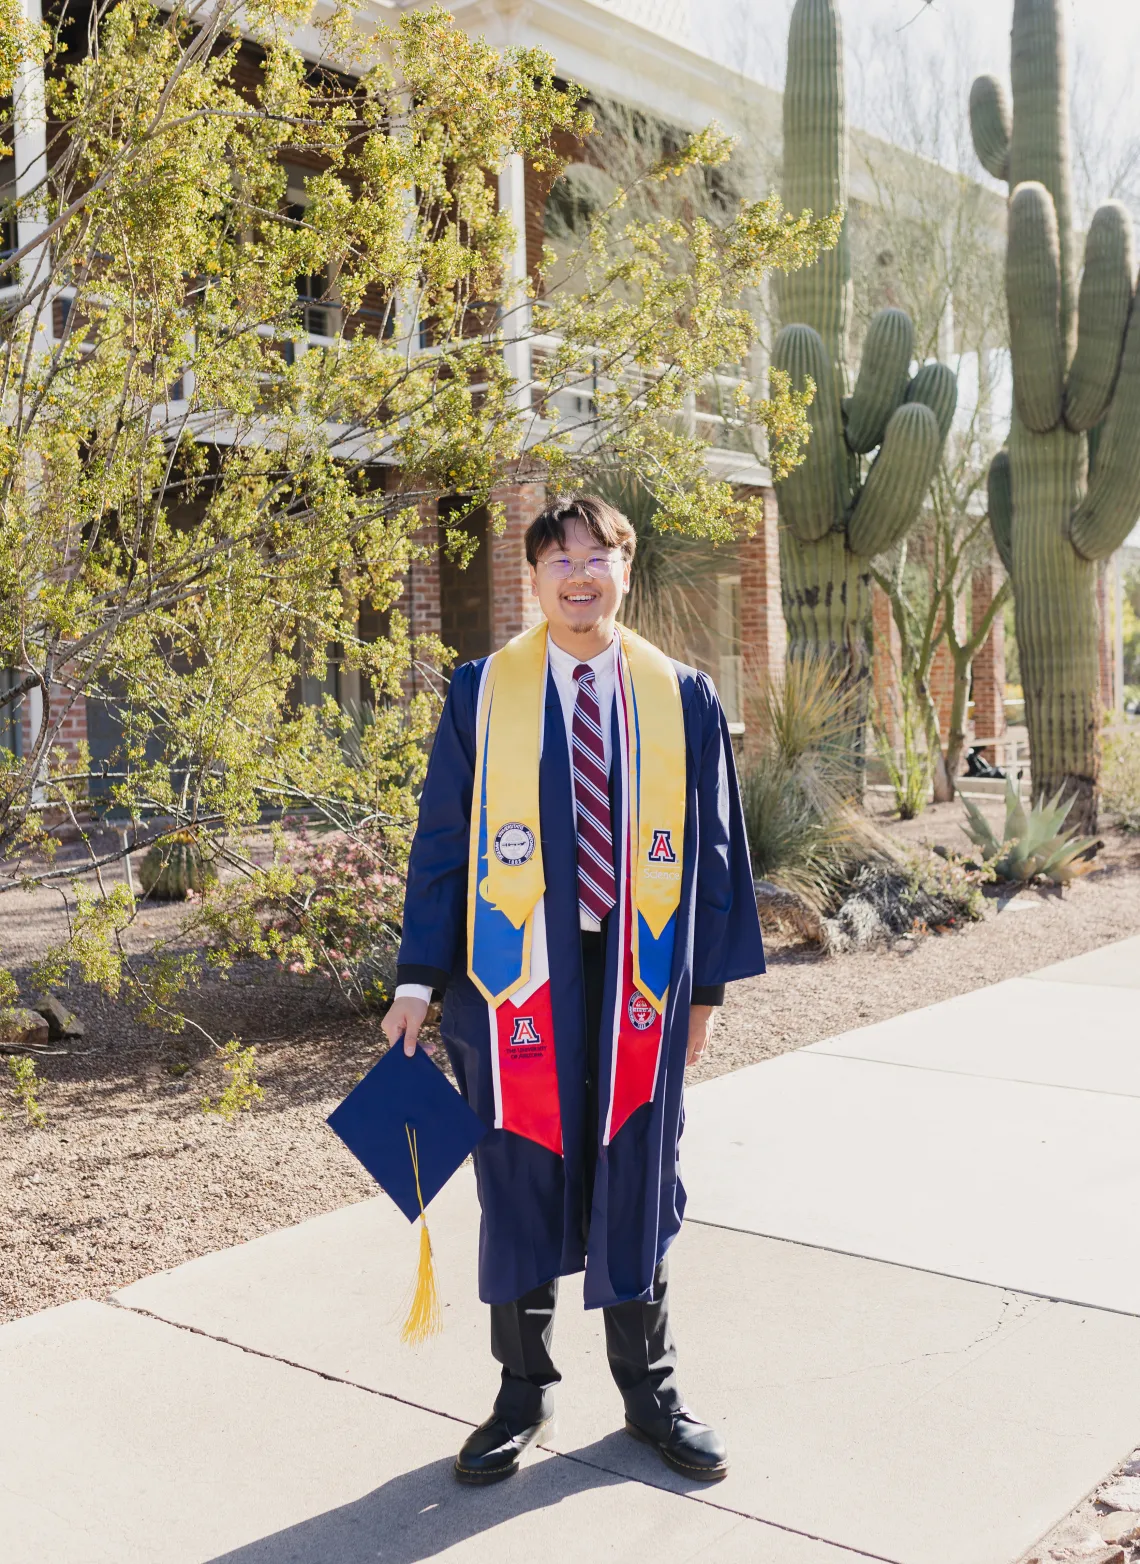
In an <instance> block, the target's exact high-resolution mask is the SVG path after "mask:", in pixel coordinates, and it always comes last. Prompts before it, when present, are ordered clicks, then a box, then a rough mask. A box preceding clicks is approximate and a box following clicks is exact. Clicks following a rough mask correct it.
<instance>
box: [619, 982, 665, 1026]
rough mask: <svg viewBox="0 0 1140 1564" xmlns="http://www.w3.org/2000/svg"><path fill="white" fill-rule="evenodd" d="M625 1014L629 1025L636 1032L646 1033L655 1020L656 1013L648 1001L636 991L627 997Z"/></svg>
mask: <svg viewBox="0 0 1140 1564" xmlns="http://www.w3.org/2000/svg"><path fill="white" fill-rule="evenodd" d="M625 1013H626V1015H627V1016H628V1017H629V1024H630V1025H631V1026H632V1027H633V1028H634V1029H635V1030H636V1031H638V1032H648V1030H649V1028H650V1027H651V1026H652V1025H653V1023H654V1021H656V1019H657V1012H656V1010H654V1008H653V1006H652V1005H651V1004H650V1003H649V1001H648V999H646V997H645V995H644V994H640V993H637V992H636V991H635V992H634V993H632V994H631V995H630V996H629V1004H628V1005H627V1006H626V1007H625Z"/></svg>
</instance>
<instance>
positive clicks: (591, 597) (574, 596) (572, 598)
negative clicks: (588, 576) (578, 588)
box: [562, 592, 598, 603]
mask: <svg viewBox="0 0 1140 1564" xmlns="http://www.w3.org/2000/svg"><path fill="white" fill-rule="evenodd" d="M597 600H598V594H597V593H596V592H563V594H562V601H563V602H564V603H596V602H597Z"/></svg>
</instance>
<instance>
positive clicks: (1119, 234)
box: [970, 0, 1140, 831]
mask: <svg viewBox="0 0 1140 1564" xmlns="http://www.w3.org/2000/svg"><path fill="white" fill-rule="evenodd" d="M1062 13H1063V8H1062V6H1061V3H1060V0H1015V3H1014V7H1013V37H1012V53H1011V60H1012V78H1013V102H1012V108H1011V106H1010V103H1009V99H1008V97H1007V95H1006V92H1005V88H1004V87H1003V85H1002V83H1001V82H1000V81H999V80H998V79H997V78H996V77H993V76H981V77H979V78H978V80H977V81H976V82H975V83H974V86H973V90H972V92H971V96H970V113H971V121H972V125H973V132H974V145H975V147H976V149H977V153H978V157H979V158H980V160H981V162H982V163H983V165H984V166H985V167H986V169H988V171H989V172H990V173H991V174H992V175H993V176H994V178H995V179H1002V180H1007V181H1008V183H1009V187H1010V191H1011V195H1010V203H1009V235H1008V241H1007V251H1006V290H1007V299H1008V305H1009V321H1010V338H1011V347H1012V353H1013V397H1014V409H1013V422H1012V427H1011V429H1010V437H1009V449H1008V451H1005V452H1000V453H999V454H998V455H997V457H995V459H994V463H993V466H992V468H991V471H990V480H989V500H990V521H991V525H992V527H993V534H994V541H995V543H996V545H997V548H998V551H999V553H1000V554H1001V557H1002V560H1003V562H1004V564H1005V566H1006V569H1007V570H1008V571H1009V572H1010V574H1011V576H1012V578H1013V590H1014V597H1015V600H1016V604H1017V644H1018V652H1019V655H1020V659H1021V681H1022V686H1023V688H1024V691H1025V715H1026V722H1027V724H1028V727H1029V741H1030V749H1031V753H1032V758H1033V791H1034V796H1035V797H1036V798H1039V799H1041V798H1048V797H1050V796H1052V794H1054V793H1055V792H1056V791H1057V790H1058V789H1060V790H1061V791H1062V792H1063V794H1064V795H1066V796H1068V797H1070V798H1072V799H1073V800H1074V807H1073V815H1072V818H1073V820H1074V822H1075V823H1076V824H1077V825H1078V826H1079V828H1080V829H1082V830H1088V831H1091V830H1094V829H1095V826H1096V814H1097V779H1098V772H1099V764H1100V760H1099V733H1100V723H1101V701H1100V680H1099V661H1098V649H1097V610H1096V596H1095V592H1096V565H1097V561H1098V560H1103V559H1107V558H1108V556H1109V555H1110V554H1112V553H1114V552H1115V550H1116V549H1117V548H1119V547H1120V545H1121V543H1123V541H1124V539H1125V538H1126V537H1127V536H1128V533H1129V532H1130V531H1131V529H1132V526H1133V524H1134V522H1135V520H1136V518H1137V516H1138V515H1140V313H1138V312H1137V310H1136V309H1135V308H1134V307H1133V288H1134V266H1135V262H1134V257H1133V238H1132V220H1131V218H1130V216H1129V214H1128V211H1127V209H1126V208H1125V207H1124V206H1123V205H1122V204H1121V203H1120V202H1118V201H1112V202H1109V203H1108V204H1107V205H1105V206H1102V207H1101V208H1100V209H1099V210H1098V211H1097V212H1096V213H1095V214H1094V216H1093V218H1092V222H1091V224H1090V226H1089V232H1088V238H1087V241H1086V244H1085V261H1084V271H1083V275H1082V277H1081V281H1080V291H1079V297H1078V290H1077V279H1076V272H1075V263H1074V242H1073V221H1072V199H1071V182H1072V181H1071V167H1070V155H1069V103H1068V83H1067V70H1066V58H1065V43H1064V18H1063V14H1062Z"/></svg>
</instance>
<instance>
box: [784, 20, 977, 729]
mask: <svg viewBox="0 0 1140 1564" xmlns="http://www.w3.org/2000/svg"><path fill="white" fill-rule="evenodd" d="M847 165H848V144H847V126H846V119H845V113H844V88H843V46H842V38H841V29H840V20H839V12H838V6H837V4H836V0H796V6H795V9H794V10H793V12H792V19H791V30H790V33H789V38H788V74H787V83H786V86H785V90H784V179H783V185H784V199H785V201H786V202H788V203H789V204H790V205H791V206H792V207H793V208H796V209H799V208H804V209H810V210H811V211H813V212H819V213H822V212H834V211H842V210H843V209H844V208H845V207H846V204H847ZM778 297H779V309H780V317H781V319H782V321H783V322H784V324H783V326H782V329H781V331H780V333H779V335H778V336H777V338H776V342H775V345H774V347H773V352H772V363H773V365H774V367H775V368H776V369H777V370H780V371H783V372H784V373H786V374H787V375H789V376H790V378H791V382H792V385H793V386H794V387H795V388H796V389H797V390H804V389H807V388H808V387H809V386H814V387H815V393H816V394H815V399H814V401H813V402H812V404H811V408H810V412H809V417H810V421H811V440H810V443H809V445H808V450H807V455H806V458H805V460H804V461H803V462H802V463H801V464H800V466H798V467H797V468H796V469H795V470H794V471H793V472H791V473H789V474H787V475H786V476H785V477H783V478H782V480H781V479H780V477H779V475H776V476H777V482H776V492H777V495H778V498H779V505H780V579H781V588H782V593H783V603H784V615H785V618H786V620H787V626H788V651H789V656H791V657H793V658H795V657H804V656H814V657H825V658H828V659H830V660H831V661H832V662H833V664H834V665H835V666H836V668H837V669H838V670H840V671H841V673H842V675H843V677H844V679H845V680H846V681H847V682H849V683H850V684H851V685H853V686H854V687H855V688H856V689H857V690H858V691H859V692H860V693H859V702H860V708H861V710H863V711H865V710H866V705H867V694H866V692H867V685H868V682H869V666H868V656H867V629H868V617H869V611H870V581H871V560H872V559H873V558H874V557H875V556H876V555H879V554H883V553H885V552H886V551H887V550H888V549H890V548H891V547H892V546H893V545H894V544H895V543H897V542H898V541H899V539H900V538H901V537H902V536H903V535H904V534H905V533H906V531H907V530H908V528H910V527H911V526H912V524H913V523H914V521H915V519H916V518H917V516H918V514H919V512H920V510H921V508H922V505H923V502H924V499H925V497H926V495H927V492H928V490H929V488H930V484H931V482H932V480H933V478H934V475H935V472H936V470H937V467H938V462H939V457H940V455H941V452H942V447H943V443H944V441H945V439H946V435H947V433H948V431H949V428H950V425H951V422H952V420H953V416H954V408H955V404H956V399H957V386H956V381H955V377H954V375H953V373H952V371H951V370H950V369H948V368H947V367H946V366H945V365H944V364H940V363H934V362H932V363H927V364H924V365H922V366H921V367H920V368H919V369H918V371H917V373H916V374H915V375H914V376H912V375H911V362H912V357H913V354H914V327H913V324H912V322H911V319H910V317H909V316H908V315H907V314H906V313H905V312H904V311H903V310H900V309H896V308H886V309H882V310H880V311H879V312H878V313H877V314H876V315H875V316H874V318H873V319H872V321H871V322H870V325H869V326H868V328H867V332H866V336H865V340H864V344H863V355H862V363H861V366H860V369H859V375H858V378H857V380H856V382H855V387H854V390H853V391H852V392H851V394H850V395H848V394H847V392H848V373H847V357H848V327H849V314H850V307H851V257H850V248H849V241H848V236H847V233H846V231H843V232H841V234H840V239H839V243H838V244H837V245H836V247H835V248H834V249H833V250H831V251H830V252H829V253H828V254H826V255H824V256H823V257H821V259H820V262H819V264H818V265H817V266H816V267H814V268H812V270H811V272H810V273H808V272H804V273H802V274H800V275H798V276H795V277H793V276H790V275H789V276H787V277H785V278H783V279H781V280H780V283H779V289H778Z"/></svg>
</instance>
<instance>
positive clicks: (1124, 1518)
mask: <svg viewBox="0 0 1140 1564" xmlns="http://www.w3.org/2000/svg"><path fill="white" fill-rule="evenodd" d="M1093 1524H1094V1525H1095V1526H1096V1529H1097V1531H1099V1532H1100V1534H1101V1536H1102V1537H1103V1538H1104V1540H1105V1542H1140V1515H1138V1514H1137V1513H1136V1511H1135V1510H1114V1511H1113V1513H1112V1514H1111V1515H1098V1516H1097V1517H1096V1520H1095V1521H1094V1523H1093Z"/></svg>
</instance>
